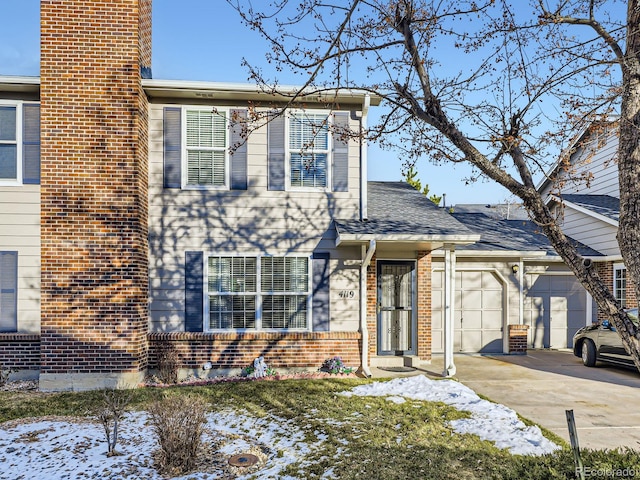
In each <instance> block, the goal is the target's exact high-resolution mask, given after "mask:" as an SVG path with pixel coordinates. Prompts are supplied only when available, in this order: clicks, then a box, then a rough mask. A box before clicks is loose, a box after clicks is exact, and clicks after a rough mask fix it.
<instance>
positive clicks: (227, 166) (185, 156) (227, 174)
mask: <svg viewBox="0 0 640 480" xmlns="http://www.w3.org/2000/svg"><path fill="white" fill-rule="evenodd" d="M233 109H234V107H216V106H213V105H183V106H182V125H180V129H181V140H180V142H181V152H180V162H181V170H182V171H181V178H180V188H181V189H182V190H231V158H230V155H229V142H230V140H231V139H230V137H231V130H230V121H229V120H230V115H231V110H233ZM214 110H215V111H216V112H224V115H225V132H226V133H225V140H224V185H189V184H188V183H187V182H188V179H189V150H190V147H188V145H187V123H188V122H187V113H188V112H190V111H200V112H202V111H204V112H210V113H214ZM191 148H193V147H191Z"/></svg>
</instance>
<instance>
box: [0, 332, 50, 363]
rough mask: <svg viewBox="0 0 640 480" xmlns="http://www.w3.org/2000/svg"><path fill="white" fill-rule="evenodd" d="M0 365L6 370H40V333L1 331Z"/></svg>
mask: <svg viewBox="0 0 640 480" xmlns="http://www.w3.org/2000/svg"><path fill="white" fill-rule="evenodd" d="M0 367H2V369H4V370H8V369H11V370H39V369H40V335H35V334H26V333H0Z"/></svg>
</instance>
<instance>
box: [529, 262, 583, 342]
mask: <svg viewBox="0 0 640 480" xmlns="http://www.w3.org/2000/svg"><path fill="white" fill-rule="evenodd" d="M525 287H526V289H525V299H524V322H525V323H526V324H527V325H529V346H530V347H533V348H572V347H573V334H574V333H576V330H578V329H579V328H580V327H583V326H584V325H585V322H586V310H587V309H586V302H587V295H586V292H585V290H584V288H583V287H582V285H580V283H579V282H578V281H577V280H576V278H575V277H574V276H573V275H540V274H527V275H526V282H525Z"/></svg>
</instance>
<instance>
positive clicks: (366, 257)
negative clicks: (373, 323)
mask: <svg viewBox="0 0 640 480" xmlns="http://www.w3.org/2000/svg"><path fill="white" fill-rule="evenodd" d="M375 251H376V241H375V240H371V241H370V242H369V248H368V249H367V247H366V246H364V245H363V246H362V257H363V258H362V264H361V265H360V333H361V334H362V350H361V361H360V363H361V365H362V373H363V374H364V375H365V377H367V378H370V377H371V370H370V369H369V330H368V329H367V267H368V266H369V264H370V263H371V258H373V254H374V253H375Z"/></svg>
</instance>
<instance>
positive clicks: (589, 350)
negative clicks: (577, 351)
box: [581, 339, 596, 367]
mask: <svg viewBox="0 0 640 480" xmlns="http://www.w3.org/2000/svg"><path fill="white" fill-rule="evenodd" d="M581 353H582V355H581V357H582V363H583V364H584V365H585V366H587V367H594V366H595V365H596V346H595V345H594V344H593V342H592V341H591V340H589V339H586V340H583V342H582V347H581Z"/></svg>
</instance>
